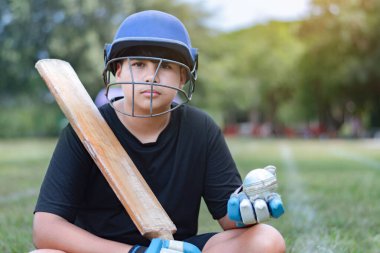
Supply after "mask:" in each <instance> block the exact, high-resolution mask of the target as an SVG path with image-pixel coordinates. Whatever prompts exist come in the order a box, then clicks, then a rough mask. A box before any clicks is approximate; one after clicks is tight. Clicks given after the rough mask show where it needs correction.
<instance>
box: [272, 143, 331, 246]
mask: <svg viewBox="0 0 380 253" xmlns="http://www.w3.org/2000/svg"><path fill="white" fill-rule="evenodd" d="M279 148H280V153H281V157H282V160H283V163H284V165H285V166H284V170H286V177H287V186H286V187H287V188H286V193H285V194H287V201H288V203H284V204H285V212H286V210H288V212H287V213H285V217H284V218H285V219H286V217H287V214H288V215H289V216H288V219H291V225H292V226H293V227H294V228H295V229H296V230H297V231H298V233H297V234H300V236H298V237H297V239H296V240H295V241H294V244H293V246H292V248H291V249H290V250H291V252H303V253H309V252H310V253H314V252H324V253H333V252H334V251H333V249H334V246H333V245H334V242H332V241H331V238H329V234H328V231H327V228H326V226H325V224H324V222H323V220H322V219H321V218H320V217H318V214H317V212H316V210H315V209H314V208H313V207H312V205H311V204H310V203H311V202H312V201H313V200H312V199H310V196H309V195H308V194H307V191H306V186H305V185H304V183H303V181H302V179H301V178H300V176H299V171H298V170H299V169H298V167H297V164H296V162H295V160H294V158H293V153H292V150H291V148H290V147H289V146H288V145H287V144H285V143H283V144H281V145H280V147H279Z"/></svg>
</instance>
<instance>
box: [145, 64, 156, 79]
mask: <svg viewBox="0 0 380 253" xmlns="http://www.w3.org/2000/svg"><path fill="white" fill-rule="evenodd" d="M147 66H148V67H147V72H146V74H145V82H147V83H158V82H159V80H158V73H157V75H156V76H155V74H156V71H157V68H158V64H156V63H153V62H150V63H149V64H147Z"/></svg>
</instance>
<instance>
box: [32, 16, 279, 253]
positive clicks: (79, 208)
mask: <svg viewBox="0 0 380 253" xmlns="http://www.w3.org/2000/svg"><path fill="white" fill-rule="evenodd" d="M105 63H106V67H105V71H104V80H105V83H106V85H107V88H110V87H113V85H121V87H122V90H123V94H124V97H121V98H120V97H119V98H114V99H112V100H110V103H109V104H106V105H104V106H102V107H101V108H100V111H101V113H102V115H103V117H104V118H105V119H106V121H107V123H108V124H109V125H110V127H111V129H112V130H113V132H114V133H115V135H116V136H117V137H118V139H119V141H120V143H121V144H122V146H123V147H124V148H125V149H126V150H127V152H128V154H129V155H130V156H131V158H132V160H133V161H134V163H135V164H136V166H137V168H138V169H139V170H140V172H141V174H142V176H143V177H144V178H145V180H146V181H147V183H148V184H149V186H150V188H151V189H152V191H153V192H154V193H155V195H156V196H157V198H158V200H159V201H160V202H161V204H162V206H163V207H164V209H165V210H166V212H167V213H168V215H169V216H170V218H171V219H172V220H173V222H174V223H175V225H176V226H177V232H176V234H174V238H175V240H177V241H181V242H184V243H179V244H181V245H182V247H184V250H183V251H173V252H185V253H186V252H187V253H196V252H200V251H199V250H198V249H197V248H199V249H200V250H202V252H208V253H213V252H218V253H223V252H226V253H238V252H284V251H285V244H284V240H283V238H282V236H281V235H280V234H279V232H278V231H277V230H275V229H274V228H273V227H271V226H268V225H264V224H258V225H255V226H251V227H241V228H236V226H235V222H233V221H231V220H230V219H229V218H228V217H227V208H226V206H227V201H228V199H229V197H230V195H231V194H232V193H233V192H234V191H235V189H237V188H238V187H239V186H240V185H241V179H240V176H239V174H238V172H237V169H236V166H235V163H234V161H233V159H232V157H231V155H230V152H229V150H228V148H227V145H226V143H225V141H224V138H223V136H222V134H221V131H220V129H219V128H218V127H217V126H216V124H215V123H214V122H213V121H212V119H211V118H210V117H209V116H207V115H206V114H205V113H203V112H201V111H199V110H198V109H195V108H193V107H191V106H188V105H184V103H186V102H187V101H188V100H189V99H191V96H192V93H193V91H194V82H195V79H196V77H197V67H198V53H197V50H196V49H194V48H192V47H191V42H190V38H189V35H188V33H187V31H186V28H185V27H184V26H183V24H182V23H181V22H180V21H179V20H178V19H177V18H175V17H174V16H172V15H169V14H167V13H163V12H159V11H143V12H139V13H136V14H133V15H131V16H129V17H128V18H127V19H126V20H125V21H124V22H123V23H122V24H121V26H120V27H119V30H118V31H117V32H116V35H115V38H114V41H113V43H112V44H110V45H106V47H105ZM111 75H113V76H114V80H115V82H111ZM177 95H182V98H181V100H180V101H182V102H181V103H175V102H173V100H174V98H175V97H176V96H177ZM202 197H203V198H204V200H205V202H206V204H207V206H208V208H209V210H210V212H211V214H212V216H213V218H214V219H217V220H218V222H219V224H220V225H221V227H222V228H223V230H224V231H223V232H220V233H208V234H203V235H196V233H197V222H198V220H197V219H198V213H199V207H200V201H201V198H202ZM142 201H143V200H142ZM33 241H34V244H35V246H36V248H38V249H40V250H36V252H40V253H41V252H46V253H47V252H74V253H75V252H78V253H80V252H83V253H84V252H91V253H96V252H112V253H117V252H120V253H122V252H123V253H127V252H131V253H139V252H149V253H150V252H152V253H153V252H154V253H159V252H165V250H164V249H161V247H162V248H165V247H167V246H165V245H167V241H166V242H165V241H163V240H160V239H155V240H153V241H152V243H151V242H150V241H148V240H146V239H145V238H143V237H142V236H141V235H140V234H139V232H138V231H137V229H136V227H135V226H134V224H133V222H132V221H131V219H130V218H129V216H128V215H127V213H126V211H125V210H124V208H123V206H122V205H121V204H120V202H119V201H118V199H117V197H116V195H115V194H114V193H113V192H112V190H111V188H110V187H109V186H108V184H107V182H106V181H105V179H104V178H103V176H102V174H101V172H100V171H99V169H98V168H97V167H96V165H95V164H94V162H93V161H92V159H91V157H90V156H89V154H88V153H87V152H86V150H85V149H84V147H83V146H82V144H81V143H80V140H79V139H78V137H77V136H76V134H75V133H74V131H73V129H72V128H71V126H67V127H66V128H65V129H64V130H63V131H62V133H61V136H60V139H59V141H58V144H57V147H56V149H55V151H54V154H53V157H52V160H51V162H50V165H49V168H48V171H47V173H46V176H45V179H44V182H43V184H42V186H41V192H40V195H39V198H38V202H37V205H36V209H35V216H34V224H33ZM177 243H178V242H177ZM167 252H168V251H167Z"/></svg>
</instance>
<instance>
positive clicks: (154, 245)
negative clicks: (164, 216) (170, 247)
mask: <svg viewBox="0 0 380 253" xmlns="http://www.w3.org/2000/svg"><path fill="white" fill-rule="evenodd" d="M163 243H164V241H163V240H162V239H160V238H154V239H153V240H152V241H151V242H150V244H149V247H148V248H147V250H146V251H145V253H157V252H160V250H161V248H162V246H163Z"/></svg>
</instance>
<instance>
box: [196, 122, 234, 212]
mask: <svg viewBox="0 0 380 253" xmlns="http://www.w3.org/2000/svg"><path fill="white" fill-rule="evenodd" d="M206 157H207V161H206V163H207V164H206V166H207V167H206V174H205V185H204V193H203V198H204V200H205V202H206V204H207V207H208V209H209V211H210V213H211V215H212V217H213V218H214V219H220V218H222V217H224V216H225V215H226V213H227V201H228V199H229V197H230V195H231V193H232V192H233V191H234V190H236V189H237V188H238V187H239V186H240V185H241V177H240V174H239V172H238V170H237V168H236V165H235V162H234V160H233V158H232V156H231V153H230V151H229V148H228V146H227V143H226V141H225V139H224V136H223V134H222V132H221V130H220V128H219V127H218V126H217V125H216V124H215V123H214V121H212V120H211V119H210V120H209V121H208V124H207V156H206Z"/></svg>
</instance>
